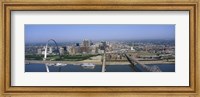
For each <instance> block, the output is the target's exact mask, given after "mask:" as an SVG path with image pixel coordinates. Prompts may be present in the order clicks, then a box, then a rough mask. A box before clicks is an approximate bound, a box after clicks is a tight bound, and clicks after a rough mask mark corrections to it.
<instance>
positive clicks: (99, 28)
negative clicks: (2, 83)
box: [25, 24, 175, 43]
mask: <svg viewBox="0 0 200 97" xmlns="http://www.w3.org/2000/svg"><path fill="white" fill-rule="evenodd" d="M48 39H54V40H56V41H57V42H67V41H81V40H83V39H89V40H144V39H145V40H147V39H163V40H169V39H175V25H173V24H172V25H162V24H161V25H158V24H156V25H155V24H152V25H150V24H148V25H146V24H140V25H136V24H26V25H25V42H26V43H30V42H31V43H33V42H46V41H48Z"/></svg>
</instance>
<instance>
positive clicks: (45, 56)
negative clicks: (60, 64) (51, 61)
mask: <svg viewBox="0 0 200 97" xmlns="http://www.w3.org/2000/svg"><path fill="white" fill-rule="evenodd" d="M50 41H53V42H54V43H55V44H56V48H57V51H58V54H59V57H60V52H59V50H58V44H57V43H56V41H55V40H54V39H49V40H48V41H47V43H46V47H45V53H44V58H43V60H46V58H47V48H48V44H49V42H50Z"/></svg>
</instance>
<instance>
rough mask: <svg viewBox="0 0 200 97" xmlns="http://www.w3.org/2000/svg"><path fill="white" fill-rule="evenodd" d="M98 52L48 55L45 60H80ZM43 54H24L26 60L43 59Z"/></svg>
mask: <svg viewBox="0 0 200 97" xmlns="http://www.w3.org/2000/svg"><path fill="white" fill-rule="evenodd" d="M98 55H99V54H79V55H61V56H60V57H59V56H58V55H48V56H47V59H46V60H52V61H82V60H86V59H90V58H91V57H94V56H98ZM43 57H44V55H25V59H26V60H43Z"/></svg>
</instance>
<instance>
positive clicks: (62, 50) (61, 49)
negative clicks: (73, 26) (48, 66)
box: [59, 47, 65, 55]
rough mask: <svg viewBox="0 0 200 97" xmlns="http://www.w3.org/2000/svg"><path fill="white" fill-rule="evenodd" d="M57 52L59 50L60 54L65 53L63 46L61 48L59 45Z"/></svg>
mask: <svg viewBox="0 0 200 97" xmlns="http://www.w3.org/2000/svg"><path fill="white" fill-rule="evenodd" d="M59 52H60V55H64V53H65V51H64V48H63V47H60V48H59Z"/></svg>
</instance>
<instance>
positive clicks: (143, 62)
mask: <svg viewBox="0 0 200 97" xmlns="http://www.w3.org/2000/svg"><path fill="white" fill-rule="evenodd" d="M30 63H35V64H46V63H52V64H56V63H63V64H74V65H80V64H83V63H92V64H96V65H102V62H101V61H95V60H92V61H38V60H25V64H30ZM140 63H141V64H161V65H162V64H175V62H172V61H162V60H161V61H140ZM122 64H124V65H128V64H130V63H129V62H128V61H127V62H106V65H122Z"/></svg>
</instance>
